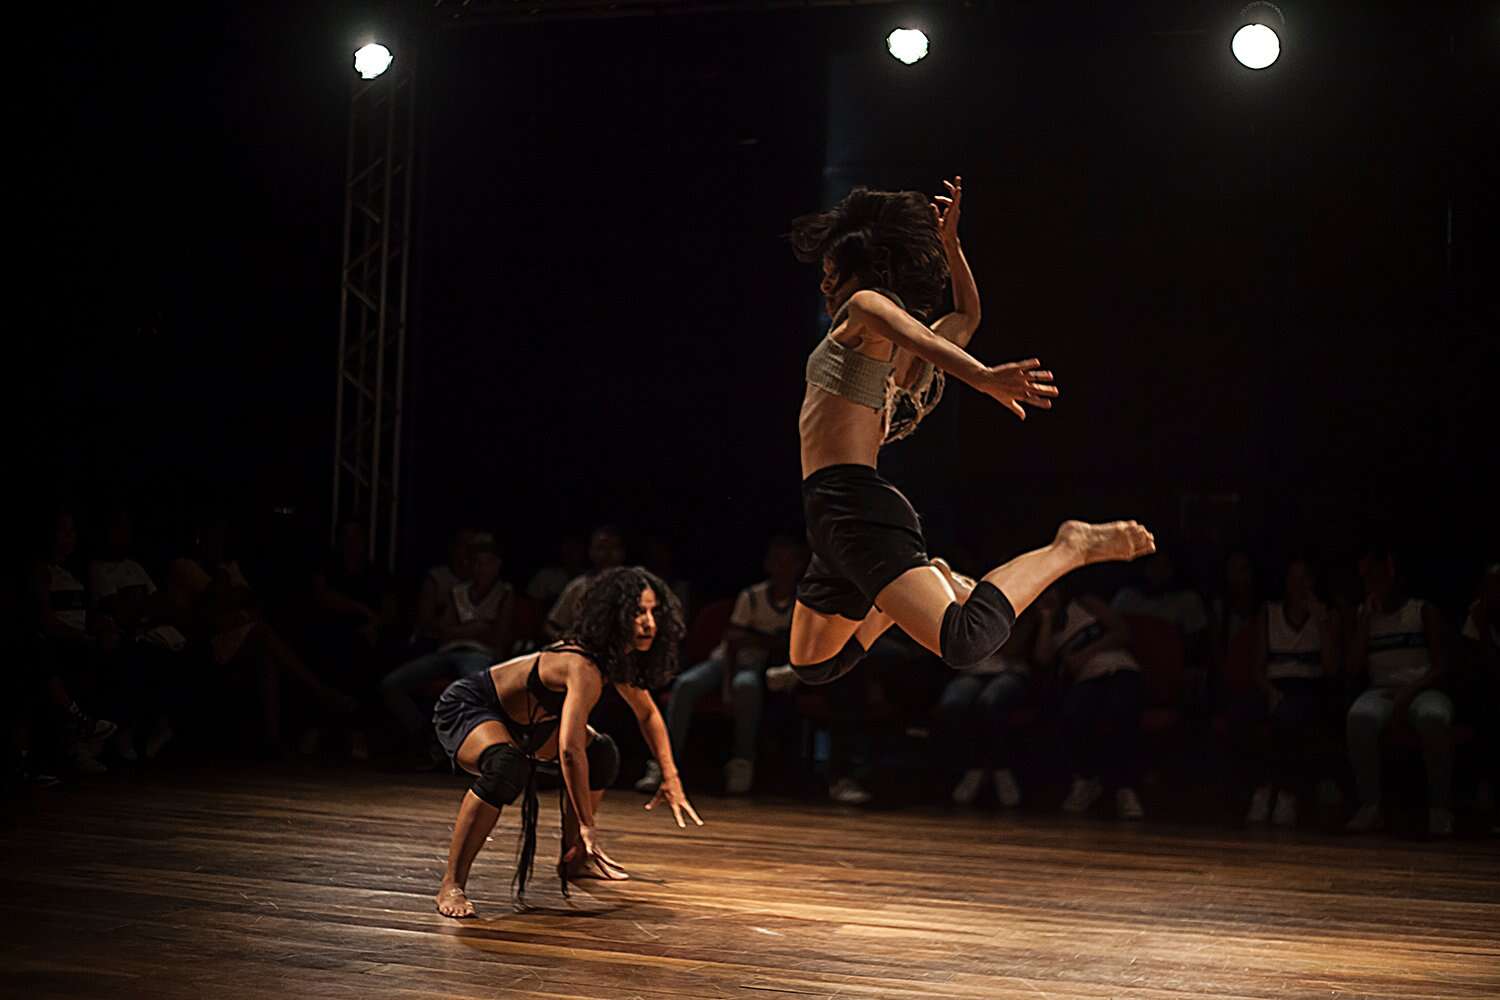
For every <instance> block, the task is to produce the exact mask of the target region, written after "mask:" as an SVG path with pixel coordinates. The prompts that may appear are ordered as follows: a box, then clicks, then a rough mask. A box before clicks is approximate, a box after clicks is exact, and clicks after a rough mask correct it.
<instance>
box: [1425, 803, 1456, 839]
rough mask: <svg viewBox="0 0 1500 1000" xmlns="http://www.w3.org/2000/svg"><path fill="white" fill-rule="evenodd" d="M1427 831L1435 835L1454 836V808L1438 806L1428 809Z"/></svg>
mask: <svg viewBox="0 0 1500 1000" xmlns="http://www.w3.org/2000/svg"><path fill="white" fill-rule="evenodd" d="M1427 832H1428V833H1430V834H1432V835H1433V836H1434V837H1451V836H1453V810H1452V809H1442V808H1439V807H1437V806H1434V807H1433V808H1431V809H1429V810H1427Z"/></svg>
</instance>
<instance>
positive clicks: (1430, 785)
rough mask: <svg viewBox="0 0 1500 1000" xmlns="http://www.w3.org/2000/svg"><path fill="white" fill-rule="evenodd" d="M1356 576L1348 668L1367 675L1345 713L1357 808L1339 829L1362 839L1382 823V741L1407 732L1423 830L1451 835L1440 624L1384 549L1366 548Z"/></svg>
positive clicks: (1449, 707)
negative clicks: (1421, 767)
mask: <svg viewBox="0 0 1500 1000" xmlns="http://www.w3.org/2000/svg"><path fill="white" fill-rule="evenodd" d="M1359 572H1360V576H1361V577H1362V578H1363V580H1364V585H1365V593H1366V598H1365V603H1364V605H1363V606H1362V607H1361V608H1360V610H1359V616H1358V618H1357V619H1356V620H1355V624H1354V635H1353V640H1352V642H1351V643H1350V650H1349V669H1350V672H1351V674H1353V675H1355V676H1359V675H1362V674H1368V677H1369V685H1370V686H1369V688H1368V689H1367V690H1366V691H1365V692H1364V694H1362V695H1360V696H1359V697H1358V698H1356V699H1355V701H1354V704H1353V705H1352V706H1350V708H1349V715H1348V729H1347V733H1348V744H1349V760H1350V763H1351V764H1352V765H1353V767H1354V778H1355V784H1356V786H1357V788H1358V791H1359V803H1360V804H1359V810H1358V811H1357V812H1356V813H1355V814H1354V817H1353V818H1352V819H1351V820H1350V821H1349V824H1348V826H1347V828H1346V829H1348V830H1349V831H1350V832H1351V833H1368V832H1369V831H1371V830H1375V829H1378V828H1379V827H1380V826H1381V824H1382V823H1383V822H1384V817H1383V814H1382V811H1381V777H1380V763H1381V738H1382V736H1384V735H1385V734H1386V733H1387V732H1388V731H1395V732H1402V731H1410V732H1414V733H1415V734H1416V736H1417V738H1418V739H1419V741H1420V742H1421V745H1422V757H1423V760H1424V762H1425V763H1426V766H1427V803H1428V821H1427V828H1428V832H1429V833H1431V834H1432V835H1433V836H1438V837H1441V836H1446V835H1448V834H1450V833H1452V832H1453V813H1452V811H1451V808H1450V804H1449V793H1450V790H1451V786H1452V779H1453V701H1452V699H1450V698H1449V697H1448V695H1446V694H1444V693H1443V692H1442V691H1441V690H1439V689H1438V687H1437V685H1438V682H1439V681H1440V680H1441V679H1442V677H1443V666H1444V659H1443V649H1442V645H1441V636H1442V629H1443V626H1442V618H1441V616H1440V615H1439V614H1438V611H1437V608H1435V607H1433V606H1432V605H1430V604H1428V603H1427V602H1426V601H1423V600H1421V599H1419V598H1415V597H1412V596H1411V595H1410V594H1409V593H1408V592H1407V590H1406V585H1405V581H1404V580H1403V579H1402V578H1401V576H1400V574H1399V569H1398V567H1397V565H1396V560H1395V557H1394V555H1393V554H1392V552H1391V550H1390V549H1389V548H1387V547H1385V546H1375V547H1372V548H1371V549H1369V550H1368V551H1367V552H1366V553H1365V555H1364V556H1363V558H1361V559H1360V562H1359Z"/></svg>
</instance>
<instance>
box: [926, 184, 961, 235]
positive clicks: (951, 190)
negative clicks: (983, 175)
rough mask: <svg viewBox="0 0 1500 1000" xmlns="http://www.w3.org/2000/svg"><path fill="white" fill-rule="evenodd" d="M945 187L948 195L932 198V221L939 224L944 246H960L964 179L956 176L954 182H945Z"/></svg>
mask: <svg viewBox="0 0 1500 1000" xmlns="http://www.w3.org/2000/svg"><path fill="white" fill-rule="evenodd" d="M943 187H945V188H947V189H948V193H947V195H941V194H939V195H933V198H932V221H933V222H935V223H936V224H937V228H938V235H939V236H941V237H942V239H943V246H945V247H955V246H957V245H958V214H959V212H960V211H961V210H962V208H963V200H964V179H963V178H962V177H958V176H956V175H955V176H954V178H953V180H951V181H943Z"/></svg>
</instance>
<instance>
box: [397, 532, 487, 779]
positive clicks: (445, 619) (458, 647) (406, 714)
mask: <svg viewBox="0 0 1500 1000" xmlns="http://www.w3.org/2000/svg"><path fill="white" fill-rule="evenodd" d="M466 561H467V562H468V564H469V567H470V570H471V574H472V575H471V578H470V579H469V580H467V581H465V582H463V583H460V584H459V585H458V586H456V587H454V588H453V589H452V591H450V592H449V595H448V603H447V605H446V606H444V608H443V610H442V613H441V614H440V615H439V616H438V619H437V622H436V623H435V624H434V626H433V630H432V634H433V638H434V639H436V640H437V641H438V642H439V643H441V645H440V646H439V647H438V649H437V652H434V653H428V654H427V655H426V656H419V657H417V658H416V659H415V660H412V661H410V662H409V663H406V664H404V665H402V666H400V667H397V668H396V669H395V670H393V671H391V673H389V674H387V675H386V678H385V680H383V681H381V682H380V695H381V698H382V700H383V701H384V702H385V705H386V707H387V708H389V709H390V711H391V714H392V715H394V716H395V717H396V720H397V721H398V722H399V723H400V724H401V729H402V731H403V732H405V734H406V736H407V738H408V739H409V740H416V739H417V738H419V737H420V736H421V735H422V734H423V733H426V732H428V730H429V726H430V723H429V717H428V715H427V713H425V712H423V711H422V709H421V708H420V707H418V704H417V696H418V695H420V694H421V693H422V691H423V689H424V688H426V687H427V686H428V685H430V684H432V682H433V681H435V680H439V679H443V680H449V681H451V680H457V679H458V678H462V677H470V676H473V675H474V674H477V673H482V672H483V671H485V670H487V669H489V668H490V667H492V666H494V665H495V664H496V663H498V662H500V661H501V660H503V659H505V658H506V657H507V656H509V654H510V648H511V640H512V635H511V631H512V624H513V622H514V618H515V593H514V591H513V589H512V588H511V585H510V584H508V583H506V582H505V581H504V580H502V579H500V569H501V559H500V550H499V548H498V547H497V546H496V544H495V536H494V535H491V534H489V533H488V532H477V533H475V534H473V535H472V536H471V538H470V543H469V552H468V555H467V557H466ZM439 752H441V751H439ZM433 759H434V760H441V759H442V758H441V757H435V758H433Z"/></svg>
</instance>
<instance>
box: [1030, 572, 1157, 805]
mask: <svg viewBox="0 0 1500 1000" xmlns="http://www.w3.org/2000/svg"><path fill="white" fill-rule="evenodd" d="M1037 619H1038V620H1037V638H1036V651H1035V655H1034V658H1035V661H1036V662H1037V663H1038V664H1050V663H1053V662H1057V663H1058V664H1059V675H1060V679H1061V680H1062V682H1063V683H1064V684H1065V685H1067V690H1066V692H1065V693H1064V695H1063V734H1064V739H1065V741H1066V743H1067V749H1068V756H1069V758H1070V760H1071V763H1072V769H1073V785H1072V787H1071V788H1070V789H1069V790H1068V795H1067V798H1065V799H1064V800H1063V805H1062V807H1063V811H1064V812H1069V813H1084V812H1087V811H1088V810H1090V809H1091V808H1093V806H1094V803H1095V802H1097V801H1098V799H1099V797H1100V796H1101V795H1103V794H1104V791H1105V789H1106V787H1107V786H1109V787H1113V788H1114V790H1115V813H1116V815H1118V816H1119V817H1120V818H1121V819H1129V820H1138V819H1143V818H1144V817H1145V810H1144V809H1143V808H1142V806H1141V800H1140V796H1139V795H1138V794H1137V792H1136V788H1137V786H1138V785H1139V784H1140V770H1141V765H1140V736H1141V713H1142V710H1143V708H1144V697H1145V696H1144V690H1143V687H1142V683H1141V668H1140V664H1138V663H1136V661H1135V657H1134V656H1132V655H1131V654H1130V650H1129V649H1128V648H1127V647H1128V645H1129V643H1130V630H1129V628H1128V627H1127V626H1126V624H1125V620H1124V619H1123V618H1121V617H1120V615H1119V614H1118V613H1116V612H1115V611H1114V610H1113V609H1112V608H1110V606H1109V605H1107V604H1105V603H1104V602H1103V601H1101V600H1099V599H1098V598H1096V597H1092V596H1082V597H1077V598H1070V597H1069V596H1068V594H1067V592H1066V590H1065V588H1064V587H1063V586H1061V585H1058V584H1054V585H1053V586H1052V587H1050V588H1048V590H1047V591H1046V592H1045V593H1044V594H1043V595H1042V596H1041V597H1040V598H1039V599H1038V601H1037Z"/></svg>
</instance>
